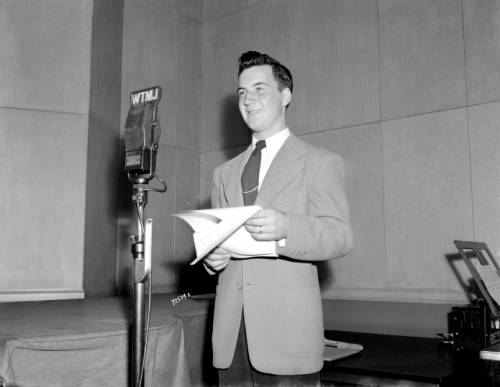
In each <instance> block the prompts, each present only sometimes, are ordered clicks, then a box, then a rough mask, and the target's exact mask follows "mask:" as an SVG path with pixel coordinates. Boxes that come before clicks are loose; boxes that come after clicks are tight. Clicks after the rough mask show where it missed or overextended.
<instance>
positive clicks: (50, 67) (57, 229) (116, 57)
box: [0, 0, 123, 301]
mask: <svg viewBox="0 0 500 387" xmlns="http://www.w3.org/2000/svg"><path fill="white" fill-rule="evenodd" d="M122 10H123V2H122V0H115V1H113V2H109V1H104V0H94V1H80V0H71V1H59V0H47V1H43V2H37V1H30V0H19V1H18V0H12V1H11V0H4V1H1V2H0V30H1V34H2V39H1V42H0V48H1V50H2V53H3V54H2V55H1V56H0V68H1V71H0V84H1V85H2V87H1V90H0V139H1V141H0V147H1V149H0V169H1V173H2V176H3V178H4V182H5V184H2V187H1V188H0V202H1V203H2V210H1V215H2V219H3V221H2V223H1V225H0V235H1V237H0V246H1V247H0V249H1V250H0V251H1V253H0V257H1V258H0V263H1V265H2V269H1V270H0V301H16V300H18V301H21V300H42V299H57V298H79V297H83V296H84V294H85V295H111V294H115V293H116V286H115V270H116V219H117V208H118V206H117V204H116V203H117V195H118V183H119V175H118V174H117V172H118V164H119V162H117V161H118V160H120V157H119V156H120V155H119V152H120V148H119V145H120V143H119V134H120V131H119V124H120V122H119V116H120V110H119V109H120V82H121V72H120V68H121V31H122V21H123V18H122V16H123V15H122Z"/></svg>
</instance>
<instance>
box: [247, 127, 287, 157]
mask: <svg viewBox="0 0 500 387" xmlns="http://www.w3.org/2000/svg"><path fill="white" fill-rule="evenodd" d="M289 136H290V129H289V128H285V129H283V130H280V131H279V132H278V133H276V134H273V135H272V136H271V137H268V138H266V139H265V140H266V149H267V153H268V154H269V155H272V157H271V158H274V156H275V155H276V153H278V151H279V150H280V149H281V146H282V145H283V143H284V142H285V141H286V139H287V138H288V137H289ZM257 141H258V140H257V139H256V138H255V136H252V149H255V144H256V143H257Z"/></svg>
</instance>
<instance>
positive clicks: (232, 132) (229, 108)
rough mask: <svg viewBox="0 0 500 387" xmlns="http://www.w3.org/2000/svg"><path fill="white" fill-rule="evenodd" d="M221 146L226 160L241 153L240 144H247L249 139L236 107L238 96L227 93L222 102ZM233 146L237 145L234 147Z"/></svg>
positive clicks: (247, 130)
mask: <svg viewBox="0 0 500 387" xmlns="http://www.w3.org/2000/svg"><path fill="white" fill-rule="evenodd" d="M221 114H222V119H221V122H222V128H221V132H222V133H221V138H222V144H221V145H222V148H223V150H224V156H225V158H226V159H227V160H229V159H231V158H233V157H234V156H236V155H237V154H239V153H241V151H242V150H243V149H240V147H241V146H247V145H248V144H249V143H250V141H251V136H250V130H249V129H248V127H247V126H246V124H245V122H244V121H243V119H242V118H241V114H240V110H239V108H238V96H237V95H234V94H228V95H226V97H225V98H224V100H223V103H222V112H221ZM235 147H238V148H237V149H235Z"/></svg>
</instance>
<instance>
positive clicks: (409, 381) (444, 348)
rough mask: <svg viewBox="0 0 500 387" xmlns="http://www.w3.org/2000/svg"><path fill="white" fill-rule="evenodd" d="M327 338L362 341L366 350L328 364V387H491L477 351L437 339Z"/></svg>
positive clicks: (335, 333)
mask: <svg viewBox="0 0 500 387" xmlns="http://www.w3.org/2000/svg"><path fill="white" fill-rule="evenodd" d="M325 337H326V338H327V339H331V340H336V341H344V342H348V343H356V344H361V345H362V346H363V348H364V349H363V351H361V352H359V353H357V354H355V355H353V356H351V357H348V358H345V359H340V360H337V361H332V362H325V365H324V367H323V370H322V371H321V379H322V383H323V385H324V386H328V385H335V386H342V385H351V386H352V385H355V386H356V385H357V386H374V385H375V386H378V385H380V386H405V387H410V386H411V387H414V386H415V387H417V386H419V387H420V386H442V387H451V386H453V387H457V386H475V387H479V386H490V385H491V383H490V381H489V376H488V372H487V371H486V369H485V366H484V364H483V362H482V361H481V360H480V359H479V357H478V354H477V353H476V354H474V353H471V352H467V351H461V352H457V351H456V350H454V349H453V347H452V346H451V345H450V344H445V343H442V342H441V341H440V339H438V338H423V337H410V336H396V335H384V334H373V333H358V332H343V331H326V332H325Z"/></svg>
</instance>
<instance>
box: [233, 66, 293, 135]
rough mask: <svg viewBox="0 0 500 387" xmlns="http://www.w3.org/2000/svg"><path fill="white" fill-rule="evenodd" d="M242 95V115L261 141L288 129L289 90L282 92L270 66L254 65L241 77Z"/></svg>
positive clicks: (240, 92)
mask: <svg viewBox="0 0 500 387" xmlns="http://www.w3.org/2000/svg"><path fill="white" fill-rule="evenodd" d="M238 95H239V103H238V106H239V108H240V112H241V116H242V117H243V120H244V121H245V123H246V124H247V125H248V127H249V128H250V129H251V130H252V132H253V134H254V135H255V137H256V138H258V139H264V138H267V137H269V136H271V135H273V134H275V133H278V132H279V131H280V130H282V129H284V128H286V121H285V108H286V105H287V104H288V103H289V102H290V98H291V93H290V90H289V89H284V90H282V91H280V90H279V87H278V82H277V81H276V79H275V78H274V75H273V70H272V67H271V66H270V65H262V66H253V67H250V68H248V69H246V70H244V71H243V72H242V73H241V74H240V77H239V82H238Z"/></svg>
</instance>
